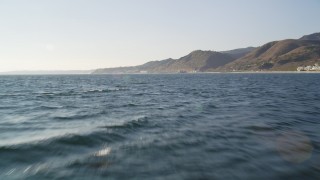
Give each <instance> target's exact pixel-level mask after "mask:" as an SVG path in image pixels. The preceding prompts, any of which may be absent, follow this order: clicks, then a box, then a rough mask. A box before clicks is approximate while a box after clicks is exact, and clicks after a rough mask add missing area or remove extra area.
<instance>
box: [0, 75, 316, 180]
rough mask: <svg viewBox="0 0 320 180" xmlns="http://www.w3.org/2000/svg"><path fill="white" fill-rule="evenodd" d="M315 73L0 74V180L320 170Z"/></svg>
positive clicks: (301, 175)
mask: <svg viewBox="0 0 320 180" xmlns="http://www.w3.org/2000/svg"><path fill="white" fill-rule="evenodd" d="M319 78H320V74H290V73H288V74H276V73H274V74H262V73H261V74H222V73H221V74H166V75H151V74H150V75H56V76H0V140H1V141H0V159H1V161H0V179H299V180H300V179H318V178H319V177H320V151H319V139H320V135H319V129H320V122H319V117H320V116H319V115H320V114H319V112H320V111H319V110H320V103H319V102H320V96H319V89H320V82H319Z"/></svg>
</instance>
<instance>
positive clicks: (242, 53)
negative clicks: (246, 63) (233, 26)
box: [220, 47, 255, 59]
mask: <svg viewBox="0 0 320 180" xmlns="http://www.w3.org/2000/svg"><path fill="white" fill-rule="evenodd" d="M254 49H255V47H247V48H239V49H233V50H229V51H220V52H221V53H225V54H229V55H230V56H232V57H234V58H236V59H239V58H241V57H243V56H245V55H246V54H248V53H249V52H252V51H253V50H254Z"/></svg>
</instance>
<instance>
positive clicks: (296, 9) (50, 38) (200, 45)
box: [0, 0, 320, 72]
mask: <svg viewBox="0 0 320 180" xmlns="http://www.w3.org/2000/svg"><path fill="white" fill-rule="evenodd" d="M319 17H320V1H319V0H303V1H301V0H264V1H263V0H28V1H25V0H0V72H4V71H16V70H87V69H97V68H107V67H118V66H132V65H139V64H142V63H145V62H148V61H151V60H162V59H167V58H179V57H182V56H184V55H187V54H188V53H190V52H191V51H193V50H199V49H201V50H214V51H223V50H230V49H235V48H242V47H248V46H261V45H263V44H265V43H267V42H269V41H274V40H281V39H288V38H299V37H301V36H303V35H306V34H311V33H314V32H320V21H319Z"/></svg>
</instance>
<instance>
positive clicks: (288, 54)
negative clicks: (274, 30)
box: [93, 33, 320, 74]
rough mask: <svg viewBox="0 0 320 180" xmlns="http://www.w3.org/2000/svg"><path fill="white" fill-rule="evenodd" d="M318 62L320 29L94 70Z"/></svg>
mask: <svg viewBox="0 0 320 180" xmlns="http://www.w3.org/2000/svg"><path fill="white" fill-rule="evenodd" d="M315 63H320V33H314V34H310V35H305V36H303V37H301V38H300V39H286V40H280V41H273V42H269V43H266V44H264V45H262V46H260V47H247V48H240V49H234V50H230V51H220V52H217V51H202V50H196V51H193V52H191V53H189V54H188V55H186V56H183V57H181V58H179V59H171V58H169V59H165V60H160V61H150V62H147V63H145V64H142V65H138V66H130V67H118V68H103V69H97V70H95V71H93V74H109V73H110V74H113V73H177V72H229V71H296V69H297V67H299V66H307V65H314V64H315Z"/></svg>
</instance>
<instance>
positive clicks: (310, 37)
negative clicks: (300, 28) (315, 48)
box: [300, 33, 320, 41]
mask: <svg viewBox="0 0 320 180" xmlns="http://www.w3.org/2000/svg"><path fill="white" fill-rule="evenodd" d="M300 40H312V41H320V33H313V34H310V35H305V36H302V37H301V38H300Z"/></svg>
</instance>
